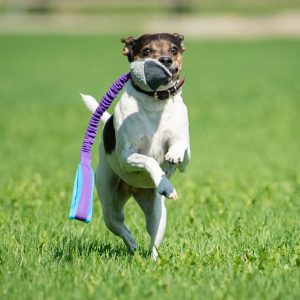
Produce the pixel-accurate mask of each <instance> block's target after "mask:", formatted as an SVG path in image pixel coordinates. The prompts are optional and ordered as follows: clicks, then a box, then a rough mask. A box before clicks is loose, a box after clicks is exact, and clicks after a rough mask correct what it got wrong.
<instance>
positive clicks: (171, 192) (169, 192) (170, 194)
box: [157, 176, 177, 200]
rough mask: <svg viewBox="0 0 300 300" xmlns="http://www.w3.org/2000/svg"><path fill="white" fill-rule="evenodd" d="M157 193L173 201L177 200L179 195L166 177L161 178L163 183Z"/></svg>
mask: <svg viewBox="0 0 300 300" xmlns="http://www.w3.org/2000/svg"><path fill="white" fill-rule="evenodd" d="M157 191H158V193H159V194H161V195H163V196H165V197H167V198H169V199H172V200H177V193H176V190H175V188H174V187H173V186H172V184H171V183H170V181H169V180H168V178H167V177H166V176H163V177H162V178H161V181H160V183H159V185H158V187H157Z"/></svg>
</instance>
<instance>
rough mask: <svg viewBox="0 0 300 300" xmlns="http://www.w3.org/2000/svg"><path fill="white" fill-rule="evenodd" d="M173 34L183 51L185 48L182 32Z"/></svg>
mask: <svg viewBox="0 0 300 300" xmlns="http://www.w3.org/2000/svg"><path fill="white" fill-rule="evenodd" d="M173 36H174V37H175V39H176V40H177V41H178V43H179V45H180V48H181V52H184V51H185V50H186V49H185V46H184V44H183V40H184V36H183V35H182V34H179V33H173Z"/></svg>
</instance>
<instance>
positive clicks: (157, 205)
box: [133, 189, 167, 260]
mask: <svg viewBox="0 0 300 300" xmlns="http://www.w3.org/2000/svg"><path fill="white" fill-rule="evenodd" d="M133 197H134V199H135V200H136V202H137V203H138V204H139V206H140V207H141V208H142V210H143V212H144V214H145V218H146V227H147V231H148V233H149V235H150V237H151V245H150V251H151V258H152V259H153V260H156V259H157V257H158V253H157V249H158V248H159V246H160V244H161V242H162V240H163V238H164V234H165V230H166V224H167V210H166V207H165V197H164V196H162V195H160V194H159V193H158V192H157V191H156V190H155V189H138V190H135V191H134V192H133Z"/></svg>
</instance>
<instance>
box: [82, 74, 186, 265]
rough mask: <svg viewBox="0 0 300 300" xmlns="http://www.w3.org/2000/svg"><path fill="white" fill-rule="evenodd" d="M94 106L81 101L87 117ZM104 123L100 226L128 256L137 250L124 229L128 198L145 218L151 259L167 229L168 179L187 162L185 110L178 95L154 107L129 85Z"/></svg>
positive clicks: (99, 170)
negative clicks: (121, 242) (120, 242)
mask: <svg viewBox="0 0 300 300" xmlns="http://www.w3.org/2000/svg"><path fill="white" fill-rule="evenodd" d="M178 71H179V70H178ZM178 73H179V72H178ZM178 76H179V74H178V75H177V76H176V78H175V80H173V81H171V82H170V84H169V85H170V86H172V85H174V84H175V83H176V81H177V79H178ZM163 88H165V87H163ZM93 101H96V100H91V98H89V99H87V98H86V99H85V102H86V104H87V106H89V108H90V109H91V110H92V111H93V110H94V109H95V107H96V105H97V103H92V102H93ZM105 120H106V123H105V126H104V129H103V136H102V140H101V143H100V148H99V165H98V167H97V171H96V188H97V192H98V195H99V198H100V200H101V204H102V210H103V217H104V221H105V224H106V226H107V227H108V228H109V229H110V230H111V231H112V232H113V233H115V234H116V235H118V236H120V237H121V238H122V239H123V240H124V242H125V244H126V245H127V247H128V250H129V251H130V252H131V253H133V252H134V251H135V249H136V248H137V244H136V242H135V240H134V238H133V237H132V235H131V233H130V231H129V230H128V228H127V227H126V226H125V225H124V210H123V209H124V205H125V203H126V202H127V200H128V199H129V197H130V196H133V197H134V199H135V200H136V201H137V203H138V204H139V206H140V207H141V208H142V210H143V212H144V214H145V218H146V227H147V230H148V232H149V234H150V236H151V252H152V258H153V259H155V258H156V257H157V248H158V247H159V245H160V243H161V241H162V239H163V236H164V232H165V227H166V208H165V204H164V202H165V197H167V198H171V199H176V198H177V194H176V191H175V189H174V188H173V186H172V185H171V183H170V182H169V178H170V177H171V175H172V174H173V173H174V172H175V170H176V168H178V169H179V170H180V171H184V170H185V168H186V166H187V164H188V162H189V159H190V145H189V129H188V126H189V125H188V116H187V108H186V106H185V105H184V103H183V100H182V97H181V89H180V90H179V91H178V92H177V93H176V95H174V96H171V97H170V98H169V99H166V100H162V101H159V100H156V99H155V98H154V97H151V96H149V95H147V94H144V93H142V92H140V91H138V90H136V88H135V87H134V82H131V81H129V82H128V83H127V84H126V86H125V89H124V92H123V94H122V96H121V99H120V101H119V102H118V103H117V105H116V107H115V110H114V114H113V116H111V117H110V118H109V119H108V117H107V115H106V117H105Z"/></svg>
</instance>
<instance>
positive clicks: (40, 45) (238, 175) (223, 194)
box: [0, 36, 300, 299]
mask: <svg viewBox="0 0 300 300" xmlns="http://www.w3.org/2000/svg"><path fill="white" fill-rule="evenodd" d="M186 46H187V49H188V50H187V52H186V57H185V72H184V73H185V75H186V78H187V82H186V84H185V87H184V99H185V102H186V104H187V106H188V107H189V116H190V131H191V143H192V161H191V164H190V166H189V168H188V170H187V172H186V173H185V174H177V175H176V176H175V177H174V179H173V183H174V184H175V186H176V189H177V192H178V194H179V200H178V201H177V202H171V201H169V202H167V209H168V227H167V232H166V237H165V240H164V242H163V244H162V247H161V249H160V259H159V260H158V261H157V262H156V263H153V262H152V261H150V260H149V258H148V257H147V249H148V245H149V238H148V236H147V234H146V230H145V228H144V219H143V216H142V213H141V211H140V210H139V208H138V207H137V205H136V204H135V203H134V201H130V202H129V203H128V206H127V210H126V216H127V224H128V226H129V228H130V229H131V230H132V232H133V234H134V235H135V237H136V239H137V241H138V243H139V246H140V248H139V250H138V252H137V254H136V255H135V256H133V257H131V256H129V255H128V254H127V253H126V250H125V247H124V245H123V243H122V242H121V241H120V240H119V239H117V238H116V237H115V236H113V235H112V234H111V233H109V232H108V231H107V230H106V228H105V226H104V224H103V221H102V217H101V208H100V204H99V202H98V200H96V196H95V205H94V207H95V209H94V216H93V220H92V223H91V224H89V225H85V224H83V223H79V222H72V221H69V220H68V219H67V215H68V211H69V205H70V198H71V190H72V185H73V177H74V174H75V170H76V166H77V163H78V159H79V149H80V145H81V142H82V138H83V133H84V130H85V127H86V126H87V123H88V120H89V117H90V115H89V113H88V112H87V111H86V109H85V107H84V106H83V105H82V103H81V102H80V99H79V95H78V92H80V91H81V92H87V93H90V94H93V95H95V96H98V97H100V96H102V95H103V93H104V92H105V91H106V90H107V87H108V86H109V85H110V83H111V82H112V81H113V80H114V79H115V78H116V77H117V76H118V75H120V74H121V73H122V72H126V71H127V70H128V66H127V62H126V60H125V59H124V57H122V55H121V54H120V53H121V47H122V45H121V44H120V42H119V37H118V36H101V37H96V36H89V37H87V36H85V37H80V36H73V37H64V36H60V37H59V36H48V37H46V36H45V37H42V36H40V37H39V36H35V37H33V36H31V37H30V36H22V37H18V36H1V37H0V53H1V55H0V103H1V109H0V141H1V144H0V157H1V163H0V237H1V242H0V298H1V299H62V298H64V299H65V298H66V299H82V298H84V297H85V298H88V299H92V298H93V299H117V298H118V299H130V298H136V299H143V298H149V299H158V298H160V299H297V298H298V297H299V295H300V134H299V133H300V99H299V95H300V84H299V78H300V59H299V53H300V40H268V41H251V42H247V41H244V42H242V41H231V42H230V41H227V42H225V41H218V42H214V41H202V42H196V41H194V42H191V41H187V42H186ZM99 138H100V135H99V136H98V141H99ZM94 148H95V149H94V151H95V153H96V151H97V150H96V148H97V147H94ZM94 158H95V162H94V165H95V163H96V155H94Z"/></svg>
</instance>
